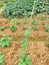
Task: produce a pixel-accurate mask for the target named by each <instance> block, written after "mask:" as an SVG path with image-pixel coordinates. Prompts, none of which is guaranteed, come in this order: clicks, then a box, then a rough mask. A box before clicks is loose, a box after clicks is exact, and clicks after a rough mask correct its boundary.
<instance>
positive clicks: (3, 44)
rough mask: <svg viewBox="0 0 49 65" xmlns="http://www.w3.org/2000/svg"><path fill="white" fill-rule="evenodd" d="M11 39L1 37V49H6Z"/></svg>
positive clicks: (4, 36)
mask: <svg viewBox="0 0 49 65" xmlns="http://www.w3.org/2000/svg"><path fill="white" fill-rule="evenodd" d="M11 40H12V38H11V37H8V36H6V35H3V36H2V37H1V38H0V45H1V46H2V47H3V48H6V47H8V46H9V45H10V42H11Z"/></svg>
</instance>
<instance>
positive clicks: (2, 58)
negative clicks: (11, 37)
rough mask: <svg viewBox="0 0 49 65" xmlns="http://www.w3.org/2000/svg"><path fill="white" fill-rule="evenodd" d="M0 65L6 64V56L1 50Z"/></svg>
mask: <svg viewBox="0 0 49 65" xmlns="http://www.w3.org/2000/svg"><path fill="white" fill-rule="evenodd" d="M0 65H4V56H3V54H2V53H1V52H0Z"/></svg>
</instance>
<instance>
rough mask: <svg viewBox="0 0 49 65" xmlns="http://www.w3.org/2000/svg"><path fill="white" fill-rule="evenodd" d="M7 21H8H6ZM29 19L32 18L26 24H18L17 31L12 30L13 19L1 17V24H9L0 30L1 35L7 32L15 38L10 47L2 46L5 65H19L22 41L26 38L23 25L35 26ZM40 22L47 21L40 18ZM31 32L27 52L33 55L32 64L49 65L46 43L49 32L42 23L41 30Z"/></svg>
mask: <svg viewBox="0 0 49 65" xmlns="http://www.w3.org/2000/svg"><path fill="white" fill-rule="evenodd" d="M34 18H38V16H36V17H35V16H34ZM7 21H8V23H6V22H7ZM19 21H20V22H23V19H19ZM28 21H30V20H27V23H25V24H24V23H20V24H17V31H16V32H12V31H11V30H10V28H9V27H10V25H11V24H10V23H11V22H12V21H11V20H8V19H5V18H0V26H7V28H6V29H5V30H3V31H0V37H1V36H2V35H3V34H6V35H8V36H10V37H12V38H13V40H12V41H11V44H10V46H9V47H7V48H2V47H1V46H0V52H2V53H3V54H4V59H5V65H18V60H19V57H20V55H19V51H21V49H22V48H21V44H20V42H21V40H22V39H23V38H24V29H23V26H24V25H27V26H28V25H30V26H33V25H32V24H30V23H28ZM40 22H45V21H41V20H40ZM30 32H31V35H30V37H29V38H28V44H29V50H28V51H27V52H28V55H29V56H30V57H31V60H32V65H49V48H48V47H46V45H45V44H46V43H47V42H48V41H49V39H47V36H48V35H49V33H47V32H45V31H44V25H42V24H41V23H40V24H39V30H37V31H34V30H30Z"/></svg>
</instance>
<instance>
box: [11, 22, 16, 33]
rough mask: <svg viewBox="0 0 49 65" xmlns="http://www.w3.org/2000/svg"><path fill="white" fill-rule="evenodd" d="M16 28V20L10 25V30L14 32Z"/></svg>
mask: <svg viewBox="0 0 49 65" xmlns="http://www.w3.org/2000/svg"><path fill="white" fill-rule="evenodd" d="M16 29H17V27H16V22H12V23H11V26H10V30H12V32H16Z"/></svg>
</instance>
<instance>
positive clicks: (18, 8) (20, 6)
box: [2, 0, 49, 18]
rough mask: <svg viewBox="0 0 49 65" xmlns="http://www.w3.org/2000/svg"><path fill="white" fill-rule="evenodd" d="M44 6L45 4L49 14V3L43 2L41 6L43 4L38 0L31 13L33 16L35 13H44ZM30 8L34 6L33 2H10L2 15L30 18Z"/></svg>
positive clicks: (18, 0)
mask: <svg viewBox="0 0 49 65" xmlns="http://www.w3.org/2000/svg"><path fill="white" fill-rule="evenodd" d="M46 4H47V13H48V14H49V3H46V1H44V6H43V2H42V1H41V0H40V1H39V0H38V2H36V6H35V8H34V9H35V11H34V12H33V13H34V14H36V13H42V12H46ZM32 6H34V0H25V1H24V0H23V1H22V0H17V1H16V2H12V3H8V4H7V5H6V6H5V8H4V10H3V12H2V14H3V16H5V17H9V16H10V17H12V18H13V17H15V16H17V17H20V18H22V17H25V16H27V17H28V16H31V14H32Z"/></svg>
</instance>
